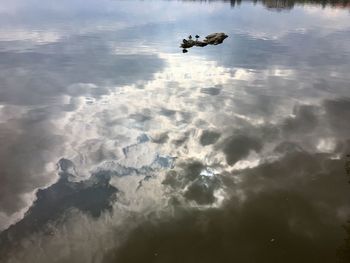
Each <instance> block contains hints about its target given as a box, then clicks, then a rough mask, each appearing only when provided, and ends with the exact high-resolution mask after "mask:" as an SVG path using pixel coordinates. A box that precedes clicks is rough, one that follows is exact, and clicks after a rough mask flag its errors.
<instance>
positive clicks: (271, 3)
mask: <svg viewBox="0 0 350 263" xmlns="http://www.w3.org/2000/svg"><path fill="white" fill-rule="evenodd" d="M182 1H185V2H187V1H188V2H206V3H210V2H224V3H230V5H231V7H232V8H234V7H235V6H239V5H241V4H242V3H254V4H257V3H259V4H262V5H263V6H265V7H266V8H268V9H271V10H283V9H287V10H288V9H293V8H294V7H295V6H298V5H316V6H322V8H325V7H332V8H344V9H350V1H349V0H321V1H320V0H305V1H304V0H182Z"/></svg>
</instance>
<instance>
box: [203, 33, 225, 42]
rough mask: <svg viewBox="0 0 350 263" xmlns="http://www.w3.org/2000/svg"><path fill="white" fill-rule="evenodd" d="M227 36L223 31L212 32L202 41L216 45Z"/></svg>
mask: <svg viewBox="0 0 350 263" xmlns="http://www.w3.org/2000/svg"><path fill="white" fill-rule="evenodd" d="M227 37H228V35H226V34H225V33H213V34H210V35H208V36H206V37H205V40H204V42H206V43H208V44H209V45H218V44H221V43H222V42H224V40H225V39H226V38H227Z"/></svg>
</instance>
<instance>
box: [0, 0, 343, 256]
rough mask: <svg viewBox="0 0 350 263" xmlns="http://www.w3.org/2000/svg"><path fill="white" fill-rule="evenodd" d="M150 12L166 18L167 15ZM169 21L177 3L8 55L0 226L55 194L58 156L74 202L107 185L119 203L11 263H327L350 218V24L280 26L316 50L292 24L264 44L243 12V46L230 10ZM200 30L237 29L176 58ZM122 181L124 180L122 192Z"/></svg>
mask: <svg viewBox="0 0 350 263" xmlns="http://www.w3.org/2000/svg"><path fill="white" fill-rule="evenodd" d="M91 3H92V6H94V1H91V2H89V4H91ZM135 3H136V4H135ZM135 3H133V4H129V3H126V4H125V6H126V9H125V10H128V8H131V7H135V9H133V12H134V13H133V14H135V16H136V15H137V14H143V13H144V12H143V11H140V10H141V9H142V7H144V3H142V4H141V3H138V2H135ZM115 4H116V5H119V4H120V5H121V6H123V4H122V3H119V2H117V3H113V5H115ZM138 4H140V5H141V7H140V6H138ZM129 5H131V7H130V6H129ZM149 5H150V8H151V9H152V10H153V12H154V13H157V12H159V10H161V9H162V8H164V7H166V6H167V5H168V3H167V2H166V3H165V2H161V3H159V5H160V7H159V6H157V5H155V4H152V3H150V4H149ZM78 6H79V5H78ZM102 6H103V5H102ZM125 6H123V7H125ZM174 6H175V7H176V6H177V7H179V6H182V3H179V2H176V3H173V2H171V3H169V7H168V8H167V12H165V14H163V16H162V15H161V17H160V18H159V19H160V20H161V21H160V22H159V21H158V20H157V21H158V24H157V23H156V22H154V23H155V24H153V23H149V21H151V20H152V19H151V18H150V17H149V16H147V15H145V16H146V17H147V19H149V20H147V19H146V21H145V22H144V23H141V24H133V25H132V26H131V28H128V29H120V30H117V31H116V32H111V31H108V30H106V31H105V30H99V29H96V31H97V32H93V33H91V32H90V33H84V34H80V35H75V33H74V32H73V33H72V35H70V36H69V37H67V38H63V39H62V38H56V39H52V41H47V42H49V43H40V46H36V45H35V48H32V47H31V48H30V49H29V50H28V49H27V48H25V49H23V50H22V49H21V51H20V52H19V50H17V51H13V49H11V50H10V51H9V49H5V50H6V51H2V53H1V57H2V58H3V59H2V60H1V62H0V67H1V69H2V73H1V74H0V81H1V83H2V87H1V90H0V93H1V101H2V103H3V105H4V106H3V107H2V108H1V109H0V112H1V116H2V120H4V121H3V122H2V123H1V125H2V126H1V128H0V130H1V134H2V135H3V139H2V141H4V142H6V141H7V143H5V145H6V147H4V148H2V149H3V150H1V151H0V154H1V155H3V156H4V158H2V160H3V165H2V166H3V167H4V166H6V167H7V168H8V171H9V173H5V176H2V178H1V179H2V180H4V181H5V184H2V185H3V186H6V191H0V193H2V194H3V195H4V197H3V198H1V210H2V213H4V214H5V213H6V214H7V215H11V214H12V213H15V212H18V211H19V210H20V209H22V208H23V207H25V206H28V205H29V204H30V202H31V201H32V198H31V199H29V200H28V199H26V200H25V199H24V198H23V194H26V193H32V192H33V191H34V190H35V189H37V188H38V187H43V186H45V185H50V184H52V183H53V181H54V180H55V179H56V178H57V175H56V174H55V173H54V166H53V165H52V164H53V163H55V162H57V161H58V160H59V159H60V157H61V156H64V157H65V158H67V160H68V159H69V160H70V161H72V162H73V163H74V164H75V166H76V174H75V176H73V177H72V178H70V180H71V181H72V182H71V183H67V185H68V187H72V188H74V187H73V186H75V185H77V184H79V183H77V181H79V180H85V181H84V182H86V183H89V182H90V180H92V179H91V178H93V177H94V175H96V174H103V175H104V174H108V175H110V174H111V175H112V176H111V179H110V182H109V183H110V185H111V187H113V189H114V188H115V189H117V190H118V198H117V201H116V202H113V203H112V206H113V209H112V211H110V212H108V213H102V214H101V215H99V216H96V217H95V218H93V217H91V216H90V215H89V214H86V213H84V212H82V211H84V209H80V211H79V209H78V210H77V209H71V207H70V208H69V209H68V208H67V210H65V209H62V210H59V209H58V210H59V212H58V213H57V220H53V221H50V223H49V224H48V226H47V225H43V226H42V230H39V232H37V230H36V229H34V230H33V229H32V230H30V231H29V232H31V233H30V235H29V237H26V238H24V239H23V240H21V237H19V240H16V241H14V243H13V244H10V248H9V250H8V251H6V252H10V254H9V255H10V256H9V257H8V259H10V260H12V261H10V262H25V261H26V262H34V261H35V262H47V261H48V260H50V259H51V257H52V255H53V253H55V255H56V258H55V260H56V261H57V262H65V261H74V262H92V261H97V262H99V261H102V260H103V259H104V258H105V260H115V259H119V260H121V261H123V262H133V261H132V260H134V261H135V260H136V262H138V261H139V260H140V258H142V259H144V260H146V261H147V260H148V261H150V262H152V260H154V257H159V258H158V259H159V260H161V261H162V262H174V260H176V259H177V257H176V256H177V255H178V254H181V256H182V261H184V262H186V260H188V261H191V262H193V261H194V258H198V256H199V255H203V253H204V254H205V255H206V257H205V259H204V262H206V261H205V260H207V261H209V260H211V261H215V260H218V259H220V258H223V257H229V258H232V259H236V260H241V261H242V260H251V259H252V258H249V256H251V257H254V256H257V257H258V258H259V259H260V260H261V261H262V262H264V260H265V261H267V260H269V261H276V260H279V261H281V260H284V261H288V260H290V261H293V260H294V261H295V260H296V257H297V258H298V259H300V258H302V259H303V260H304V261H306V262H316V261H317V262H319V261H320V259H325V261H327V260H328V261H332V257H333V256H332V255H333V254H332V253H333V251H334V250H335V249H336V247H337V246H338V244H340V242H341V239H342V232H341V231H342V230H341V228H340V227H339V226H340V225H341V224H342V223H343V222H345V220H346V217H348V216H349V213H350V211H349V206H348V204H347V203H346V200H348V198H349V193H348V192H349V191H348V186H347V185H346V184H345V181H346V179H345V175H344V171H343V166H342V163H343V156H344V154H345V153H347V151H349V142H348V131H349V128H350V127H349V125H348V123H347V122H344V119H347V118H349V117H350V112H349V110H348V109H349V105H350V102H349V100H348V96H349V93H348V90H347V88H346V87H347V86H346V84H347V83H348V82H349V78H348V74H347V72H348V69H349V64H348V60H347V58H348V55H349V50H348V46H347V45H342V44H341V43H342V42H343V41H344V42H348V41H349V38H348V37H347V35H346V32H347V31H348V30H349V28H348V26H346V25H345V23H344V21H347V20H348V16H344V14H343V13H340V14H339V20H340V22H339V24H336V25H333V26H334V27H335V29H334V28H333V27H332V26H327V25H325V30H324V31H321V32H317V30H315V29H314V27H313V23H315V21H317V22H319V23H321V22H322V23H324V20H323V19H324V18H320V16H317V15H316V16H315V14H313V15H311V16H310V15H309V14H308V9H307V8H306V9H302V8H299V9H297V10H295V12H294V11H293V12H294V13H293V12H291V13H288V14H287V15H285V17H286V18H287V19H288V20H289V21H296V23H300V24H302V25H303V26H304V27H307V33H308V34H306V33H305V32H306V31H304V30H299V31H298V30H294V29H293V30H292V29H291V27H292V28H294V27H295V25H292V26H291V25H290V24H289V23H286V24H282V25H278V26H277V27H276V28H275V27H272V26H271V23H272V22H274V23H276V21H275V20H277V21H279V20H278V19H279V14H276V13H272V15H271V16H268V19H266V20H264V21H263V22H262V23H261V24H260V23H259V24H258V25H257V27H258V28H256V27H255V25H256V21H255V22H254V21H253V22H249V21H247V18H246V19H244V17H246V16H247V12H248V13H249V12H251V11H252V10H254V11H252V12H256V13H260V12H261V13H262V14H264V15H266V13H265V12H268V11H266V10H261V9H260V8H259V7H247V6H242V11H241V13H239V12H237V13H235V14H237V16H238V18H236V19H237V20H235V21H237V22H239V25H241V26H242V29H240V32H239V33H238V28H235V29H233V30H232V29H228V28H229V27H231V25H232V21H231V20H232V19H234V18H233V16H232V14H231V13H229V12H231V11H232V10H230V11H227V10H224V8H223V7H222V6H221V4H219V5H215V6H212V7H211V8H208V9H207V7H206V6H201V7H200V8H201V10H206V13H205V14H199V15H198V16H195V15H193V12H194V10H197V9H196V8H197V7H198V4H195V3H192V4H188V6H187V7H189V9H188V10H186V12H188V13H186V12H185V14H181V13H182V11H178V13H177V12H175V14H173V16H174V18H177V19H178V21H176V22H174V21H172V20H171V19H172V18H171V19H169V18H167V15H168V14H169V13H170V11H171V10H173V7H174ZM86 8H87V9H88V10H90V9H89V8H90V7H89V5H88V6H87V7H86ZM254 8H255V9H254ZM92 9H93V8H92ZM92 9H91V10H92ZM84 10H86V9H84ZM91 10H90V12H92V11H91ZM326 11H327V10H326ZM96 12H97V13H99V11H96ZM88 13H89V12H87V14H88ZM102 13H103V12H102ZM112 13H113V12H112ZM186 15H187V16H188V15H192V16H193V17H186ZM96 16H97V17H99V15H96ZM219 16H220V17H223V20H219V21H221V22H216V23H209V22H213V21H217V20H216V18H217V17H219ZM88 17H89V16H88ZM184 17H186V18H188V19H189V20H190V21H194V23H193V24H191V23H189V22H188V21H189V20H186V21H185V22H184V21H182V18H184ZM270 17H271V18H270ZM124 18H125V17H123V16H122V17H121V18H119V19H120V20H123V19H124ZM204 18H205V19H207V22H208V21H209V22H208V24H210V25H208V28H207V29H206V30H211V29H213V28H215V27H220V28H221V27H222V28H224V29H225V28H226V29H228V30H230V36H232V38H231V37H230V38H229V39H228V40H229V41H227V43H226V42H225V44H224V45H222V46H220V47H214V48H213V49H206V50H204V49H198V50H196V51H194V52H191V54H186V55H182V54H181V53H175V50H176V51H178V47H177V41H176V40H175V39H177V37H174V36H175V35H176V36H177V33H176V32H177V30H179V32H184V31H185V29H186V30H194V29H195V28H196V27H197V26H198V24H200V21H202V20H203V19H204ZM162 19H164V20H162ZM196 19H198V21H199V22H198V21H197V22H195V21H196ZM333 19H334V18H333V17H332V18H331V21H333ZM112 21H113V20H112ZM127 21H128V20H127ZM164 21H166V22H164ZM225 21H231V22H230V23H228V22H227V23H226V22H225ZM188 23H189V25H188ZM206 26H207V25H205V27H206ZM284 26H285V27H284ZM237 27H238V26H237ZM202 30H203V28H202ZM261 32H262V33H263V34H257V33H261ZM186 34H187V33H186ZM325 36H327V37H328V39H326V40H324V41H323V40H322V38H323V37H325ZM178 37H179V38H180V35H179V36H178ZM39 38H40V37H39ZM321 40H322V41H321ZM18 41H23V40H18ZM24 42H25V41H24ZM39 42H40V41H39ZM320 43H321V44H320ZM3 45H4V46H6V45H7V44H6V43H5V44H4V43H2V44H1V46H3ZM24 46H26V45H24ZM175 46H176V47H175ZM20 47H22V46H20ZM300 47H304V48H300ZM330 50H334V52H332V51H330ZM179 51H180V50H179ZM339 54H342V55H339ZM316 62H317V64H315V63H316ZM16 132H18V134H17V133H16ZM12 138H13V139H12ZM11 147H12V148H11ZM10 148H11V149H10ZM23 149H24V150H25V151H24V152H23ZM33 151H34V152H36V153H37V155H36V156H34V155H32V152H33ZM19 152H21V155H19ZM18 156H20V157H21V160H22V159H23V160H26V162H23V161H22V162H18V159H17V158H19V157H18ZM172 161H174V162H175V163H174V165H172V164H170V163H172ZM18 164H20V166H17V165H18ZM156 164H157V167H156V168H157V169H154V165H156ZM50 165H51V166H50ZM43 167H44V168H45V169H46V168H47V170H49V171H50V173H49V171H46V170H45V169H44V168H43ZM125 167H127V168H125ZM129 168H130V169H131V170H128V169H129ZM151 168H152V169H151ZM124 169H126V170H127V172H128V173H124V174H123V175H127V176H115V175H116V174H120V171H121V170H122V171H125V170H124ZM28 170H29V172H28ZM14 171H15V174H16V177H14V176H13V173H14ZM28 174H29V176H28ZM90 175H93V176H92V177H90ZM14 179H15V180H14ZM89 187H90V185H89ZM329 188H331V189H332V191H331V192H330V191H329ZM89 189H90V188H89ZM44 191H45V190H44ZM31 196H33V194H31ZM55 200H56V199H55ZM102 201H105V200H102ZM107 201H109V200H107ZM60 202H61V201H60ZM102 203H104V202H102ZM60 204H61V203H60ZM64 204H65V203H64V202H63V207H64ZM57 207H58V206H57ZM58 208H59V207H58ZM39 216H40V213H39ZM4 221H7V222H6V223H4V224H5V225H6V224H8V222H9V221H8V219H6V220H4ZM45 224H46V223H45ZM14 229H16V226H14ZM39 229H40V227H39ZM47 229H49V230H50V231H49V232H47V231H46V230H47ZM133 229H136V230H133ZM129 231H131V232H129ZM52 233H53V234H52ZM129 233H130V235H129ZM226 233H227V234H226ZM33 240H34V242H32V241H33ZM201 240H203V241H202V242H201ZM17 241H18V243H17ZM82 241H84V242H82ZM124 241H125V243H123V242H124ZM121 243H123V244H121ZM145 244H146V245H145ZM213 244H215V245H216V246H215V247H213ZM11 245H13V246H12V247H11ZM120 245H121V246H120ZM228 245H229V247H228ZM119 246H120V247H119ZM174 246H175V248H177V249H178V250H180V251H181V252H178V250H176V249H174ZM232 247H235V248H237V250H234V249H231V248H232ZM118 248H119V249H118ZM248 250H249V251H251V250H253V251H254V253H249V255H247V253H246V251H248ZM82 251H85V252H86V253H85V254H84V255H82V253H81V252H82ZM107 251H108V256H107V257H106V255H105V254H106V252H107ZM173 251H176V255H175V254H173ZM312 251H318V253H317V254H315V253H313V252H312ZM4 253H5V252H4ZM138 257H140V258H138Z"/></svg>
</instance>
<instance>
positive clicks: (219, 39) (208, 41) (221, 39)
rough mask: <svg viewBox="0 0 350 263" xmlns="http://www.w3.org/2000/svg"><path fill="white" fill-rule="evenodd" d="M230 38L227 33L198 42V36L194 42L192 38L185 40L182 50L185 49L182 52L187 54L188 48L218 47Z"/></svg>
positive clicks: (214, 34)
mask: <svg viewBox="0 0 350 263" xmlns="http://www.w3.org/2000/svg"><path fill="white" fill-rule="evenodd" d="M227 37H228V35H226V34H225V33H213V34H210V35H208V36H206V37H205V39H204V40H203V41H200V40H198V38H199V36H198V35H196V40H195V41H194V40H192V37H191V38H190V37H189V39H188V40H187V39H183V40H182V44H181V46H180V47H181V48H183V50H182V52H183V53H187V50H186V49H187V48H191V47H194V46H196V47H205V46H207V45H218V44H221V43H222V42H224V40H225V39H226V38H227Z"/></svg>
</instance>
